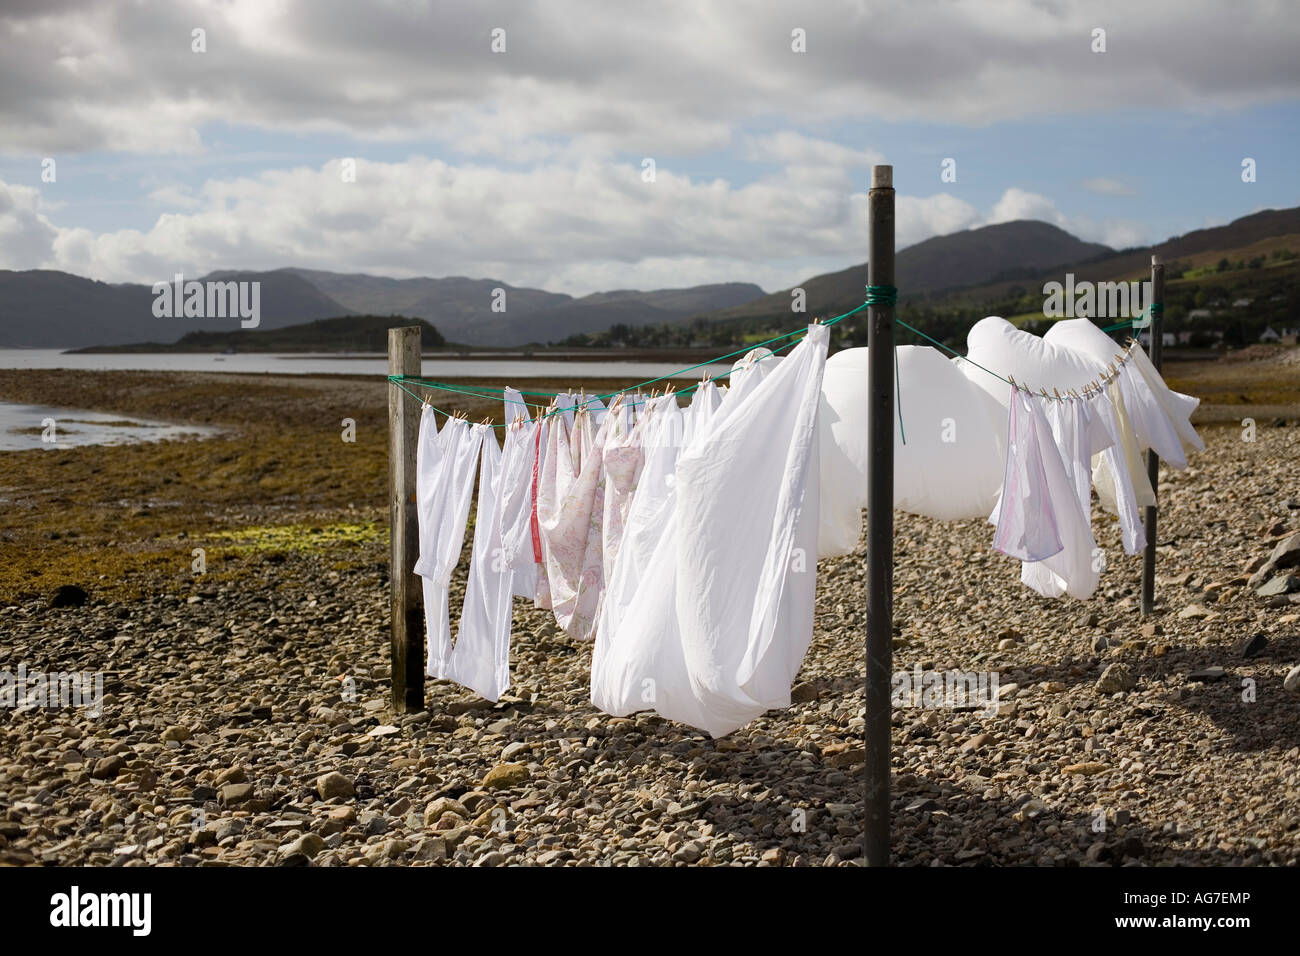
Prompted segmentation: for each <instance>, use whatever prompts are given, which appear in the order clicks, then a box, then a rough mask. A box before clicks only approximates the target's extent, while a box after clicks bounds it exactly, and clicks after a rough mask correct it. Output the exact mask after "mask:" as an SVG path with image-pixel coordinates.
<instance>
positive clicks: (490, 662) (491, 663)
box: [437, 425, 514, 701]
mask: <svg viewBox="0 0 1300 956" xmlns="http://www.w3.org/2000/svg"><path fill="white" fill-rule="evenodd" d="M475 427H479V428H486V426H481V425H480V426H475ZM481 445H482V450H481V451H480V453H479V472H478V509H477V511H476V512H475V517H474V547H473V550H472V551H471V552H470V559H469V573H468V576H467V579H466V584H465V605H464V607H463V608H462V609H461V615H460V625H459V627H458V628H457V629H456V644H455V646H454V647H453V648H452V650H451V654H450V656H449V657H448V658H447V663H446V668H445V670H444V671H443V673H441V674H439V675H437V676H439V677H444V678H447V679H449V680H453V681H455V682H456V683H458V684H462V685H464V686H465V687H468V688H470V689H471V690H473V691H475V692H477V693H478V694H479V695H480V696H482V697H486V698H487V699H488V700H492V701H495V700H497V699H498V698H500V696H501V694H502V693H503V692H504V691H505V690H506V688H508V687H509V686H510V596H511V595H510V581H511V578H512V577H514V572H513V571H511V570H510V568H509V567H508V566H507V565H506V562H505V561H504V559H503V553H504V549H503V547H502V544H501V478H502V469H501V464H502V461H501V460H502V452H501V449H500V448H499V447H498V446H497V442H496V438H495V437H494V436H493V435H491V434H487V435H485V436H484V438H483V440H482V442H481Z"/></svg>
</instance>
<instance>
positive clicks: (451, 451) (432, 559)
mask: <svg viewBox="0 0 1300 956" xmlns="http://www.w3.org/2000/svg"><path fill="white" fill-rule="evenodd" d="M435 428H436V426H435V425H434V412H433V409H432V408H431V407H429V406H427V405H426V406H425V407H424V411H423V412H422V413H421V415H420V434H419V439H418V441H419V445H418V447H417V448H416V465H415V498H416V517H417V520H418V522H419V528H420V557H419V560H417V561H416V562H415V573H416V574H418V575H420V577H421V579H422V580H423V585H424V621H425V642H426V647H427V651H428V655H427V661H426V667H425V669H426V672H427V673H428V674H429V676H430V677H442V676H443V675H444V674H445V673H446V667H447V660H448V658H449V657H450V655H451V622H450V620H449V608H448V606H447V604H448V596H449V595H448V590H449V587H450V584H451V573H452V571H453V570H454V569H455V567H456V562H457V561H458V560H459V558H460V549H461V546H462V545H463V544H464V542H465V524H466V522H467V521H468V519H469V502H470V497H471V495H472V493H473V490H474V466H475V464H476V463H477V461H478V453H479V446H480V445H482V443H483V438H484V436H485V435H486V434H487V432H488V431H489V429H488V427H487V426H486V425H470V424H468V423H467V422H464V421H461V420H460V419H456V418H451V419H448V420H447V421H446V422H445V423H444V424H443V427H442V431H440V432H437V433H436V437H435V436H434V435H433V432H434V429H435ZM489 437H490V436H489Z"/></svg>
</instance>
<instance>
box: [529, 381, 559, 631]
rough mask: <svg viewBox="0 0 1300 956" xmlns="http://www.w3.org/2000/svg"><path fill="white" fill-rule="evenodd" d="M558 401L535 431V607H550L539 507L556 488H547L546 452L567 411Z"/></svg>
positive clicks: (532, 539)
mask: <svg viewBox="0 0 1300 956" xmlns="http://www.w3.org/2000/svg"><path fill="white" fill-rule="evenodd" d="M556 407H557V404H555V403H553V404H552V405H551V407H550V409H549V410H548V413H547V414H545V415H541V416H539V417H538V419H537V430H536V431H535V432H534V433H533V450H534V453H533V482H532V489H531V498H532V501H531V506H530V509H529V514H528V518H529V523H528V537H529V541H530V542H531V544H532V549H533V560H534V562H535V564H536V567H535V575H536V578H537V589H536V591H535V592H534V595H533V606H534V607H538V608H542V609H545V610H550V607H551V584H550V581H549V580H547V577H546V542H545V541H544V540H543V539H542V528H541V521H540V519H539V518H538V506H539V503H540V501H541V498H542V496H543V494H551V493H552V492H553V491H554V489H553V488H552V487H543V482H544V479H545V476H546V452H547V446H548V444H549V443H550V433H551V429H552V427H559V426H561V423H562V422H563V420H564V417H563V414H554V412H555V409H556Z"/></svg>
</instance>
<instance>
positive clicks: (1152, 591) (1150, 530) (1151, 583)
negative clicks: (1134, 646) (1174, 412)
mask: <svg viewBox="0 0 1300 956" xmlns="http://www.w3.org/2000/svg"><path fill="white" fill-rule="evenodd" d="M1164 307H1165V265H1164V263H1163V262H1161V261H1160V257H1159V256H1152V257H1151V302H1150V310H1151V324H1150V325H1149V326H1148V328H1149V329H1150V330H1151V364H1152V365H1154V366H1155V367H1156V371H1157V372H1159V371H1161V365H1162V361H1161V359H1162V353H1163V352H1164V333H1163V331H1162V322H1163V318H1162V314H1163V312H1164ZM1147 477H1148V478H1150V479H1151V490H1152V491H1156V492H1157V493H1158V489H1159V487H1160V456H1159V455H1157V454H1156V450H1155V449H1154V448H1150V449H1148V450H1147ZM1157 510H1158V506H1157V505H1154V504H1152V505H1148V506H1147V508H1146V514H1145V515H1144V520H1143V522H1142V524H1143V525H1144V526H1145V527H1144V530H1145V532H1146V536H1147V546H1146V550H1145V551H1144V552H1143V553H1142V614H1143V615H1144V616H1145V615H1147V614H1150V613H1151V612H1152V610H1153V609H1154V608H1155V603H1156V512H1157Z"/></svg>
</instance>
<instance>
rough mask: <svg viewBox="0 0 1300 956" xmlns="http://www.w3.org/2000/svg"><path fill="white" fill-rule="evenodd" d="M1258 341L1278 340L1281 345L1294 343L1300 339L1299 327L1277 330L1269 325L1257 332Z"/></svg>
mask: <svg viewBox="0 0 1300 956" xmlns="http://www.w3.org/2000/svg"><path fill="white" fill-rule="evenodd" d="M1259 341H1261V342H1279V343H1281V344H1282V345H1295V344H1296V342H1297V341H1300V329H1282V331H1280V332H1279V331H1278V330H1276V329H1274V328H1273V327H1272V326H1271V325H1270V326H1269V327H1268V328H1266V329H1265V330H1264V331H1263V332H1261V333H1259Z"/></svg>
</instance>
